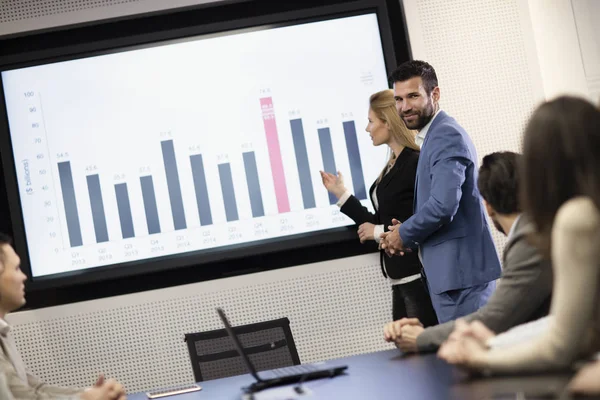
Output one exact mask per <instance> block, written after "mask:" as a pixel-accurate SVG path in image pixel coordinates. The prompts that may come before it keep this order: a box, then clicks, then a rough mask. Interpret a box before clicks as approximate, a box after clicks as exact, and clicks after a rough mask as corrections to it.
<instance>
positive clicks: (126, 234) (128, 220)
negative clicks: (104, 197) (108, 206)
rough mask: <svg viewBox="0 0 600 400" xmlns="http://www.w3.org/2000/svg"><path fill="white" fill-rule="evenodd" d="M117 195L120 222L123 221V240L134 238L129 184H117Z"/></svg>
mask: <svg viewBox="0 0 600 400" xmlns="http://www.w3.org/2000/svg"><path fill="white" fill-rule="evenodd" d="M115 194H116V195H117V208H118V210H119V220H120V221H121V234H122V235H123V239H127V238H132V237H134V236H135V233H134V231H133V217H132V216H131V205H130V204H129V193H128V192H127V183H117V184H116V185H115Z"/></svg>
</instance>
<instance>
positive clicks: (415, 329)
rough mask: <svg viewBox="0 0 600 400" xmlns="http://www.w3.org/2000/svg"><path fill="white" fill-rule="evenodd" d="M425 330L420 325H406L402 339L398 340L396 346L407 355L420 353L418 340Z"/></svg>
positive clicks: (403, 328)
mask: <svg viewBox="0 0 600 400" xmlns="http://www.w3.org/2000/svg"><path fill="white" fill-rule="evenodd" d="M424 330H425V328H423V327H422V326H419V325H404V326H403V327H402V330H401V333H402V335H401V336H400V339H399V340H396V346H398V348H399V349H400V350H402V351H403V352H405V353H416V352H418V351H419V349H418V348H417V338H418V337H419V335H420V334H421V333H422V332H423V331H424Z"/></svg>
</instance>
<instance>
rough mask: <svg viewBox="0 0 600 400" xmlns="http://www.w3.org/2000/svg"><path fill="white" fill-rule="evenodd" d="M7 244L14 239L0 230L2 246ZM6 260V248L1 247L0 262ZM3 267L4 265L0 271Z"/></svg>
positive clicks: (0, 267) (0, 266)
mask: <svg viewBox="0 0 600 400" xmlns="http://www.w3.org/2000/svg"><path fill="white" fill-rule="evenodd" d="M5 244H12V240H11V238H10V236H8V235H7V234H6V233H2V232H0V247H2V246H4V245H5ZM3 261H4V250H2V249H1V248H0V262H3ZM1 269H2V265H0V271H1Z"/></svg>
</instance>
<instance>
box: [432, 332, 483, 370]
mask: <svg viewBox="0 0 600 400" xmlns="http://www.w3.org/2000/svg"><path fill="white" fill-rule="evenodd" d="M486 353H487V347H486V345H485V342H484V341H483V340H481V339H479V338H478V337H477V334H476V333H474V332H473V329H472V327H471V326H469V324H467V323H466V322H464V321H463V320H457V321H456V326H455V330H454V332H453V333H452V334H451V335H450V337H448V340H447V341H445V342H444V343H443V344H442V346H441V347H440V349H439V350H438V353H437V354H438V357H439V358H441V359H443V360H445V361H447V362H448V363H450V364H454V365H458V366H460V367H463V368H467V369H471V370H480V369H482V368H484V366H485V363H484V360H485V355H486Z"/></svg>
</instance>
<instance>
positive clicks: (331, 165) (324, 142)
mask: <svg viewBox="0 0 600 400" xmlns="http://www.w3.org/2000/svg"><path fill="white" fill-rule="evenodd" d="M317 132H318V133H319V143H320V144H321V157H323V170H324V171H325V172H329V173H330V174H337V169H336V168H335V157H334V155H333V144H332V143H331V133H330V132H329V128H319V129H318V130H317ZM335 203H337V198H336V197H335V195H334V194H333V193H329V204H335Z"/></svg>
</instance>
